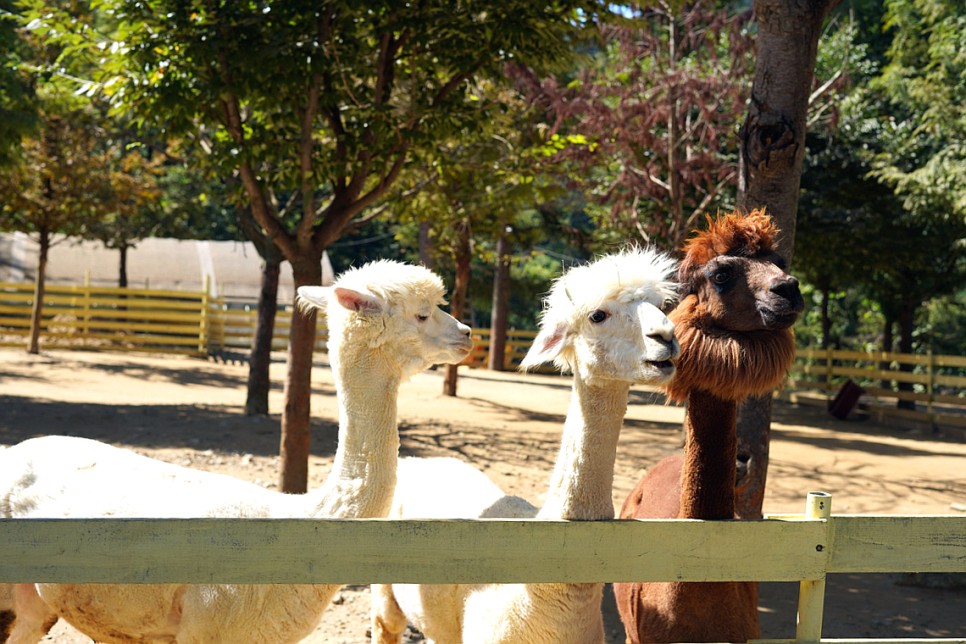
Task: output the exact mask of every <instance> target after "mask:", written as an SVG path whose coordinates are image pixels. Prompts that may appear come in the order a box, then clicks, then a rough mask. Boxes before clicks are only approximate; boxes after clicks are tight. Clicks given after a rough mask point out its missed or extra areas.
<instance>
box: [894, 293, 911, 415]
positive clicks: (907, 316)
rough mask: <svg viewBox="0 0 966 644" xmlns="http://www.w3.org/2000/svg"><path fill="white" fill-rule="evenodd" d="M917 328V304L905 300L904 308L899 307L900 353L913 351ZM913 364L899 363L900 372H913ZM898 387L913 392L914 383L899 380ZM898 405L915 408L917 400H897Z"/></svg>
mask: <svg viewBox="0 0 966 644" xmlns="http://www.w3.org/2000/svg"><path fill="white" fill-rule="evenodd" d="M915 330H916V304H915V303H914V302H903V303H902V308H900V309H899V353H912V352H913V350H914V347H913V339H912V335H913V332H914V331H915ZM912 368H913V365H912V364H911V363H909V362H900V363H899V372H900V373H911V372H912ZM897 384H898V387H899V391H900V392H907V393H912V391H913V388H912V383H911V382H903V381H902V380H900V381H898V383H897ZM896 407H898V408H899V409H915V408H916V401H915V400H902V399H900V400H897V401H896Z"/></svg>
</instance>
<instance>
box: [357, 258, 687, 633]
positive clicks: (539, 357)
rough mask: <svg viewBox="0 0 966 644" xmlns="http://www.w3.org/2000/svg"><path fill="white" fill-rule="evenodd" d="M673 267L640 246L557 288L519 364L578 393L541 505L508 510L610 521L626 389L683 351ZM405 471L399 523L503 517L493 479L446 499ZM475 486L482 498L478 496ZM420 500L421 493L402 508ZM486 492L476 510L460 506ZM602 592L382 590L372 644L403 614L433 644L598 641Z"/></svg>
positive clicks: (543, 587) (528, 587)
mask: <svg viewBox="0 0 966 644" xmlns="http://www.w3.org/2000/svg"><path fill="white" fill-rule="evenodd" d="M671 268H672V263H671V262H670V260H669V259H668V258H666V257H664V256H660V255H658V254H656V253H652V252H650V251H636V252H631V253H627V254H622V255H618V256H611V257H605V258H602V259H600V260H598V261H597V262H594V263H593V264H591V265H589V266H586V267H581V268H578V269H572V270H571V271H570V272H569V273H567V274H565V275H564V276H562V277H561V278H560V279H559V280H558V281H557V282H556V283H555V284H554V287H553V289H552V290H551V292H550V294H549V295H548V297H547V303H546V309H545V312H544V316H543V319H542V321H541V328H540V331H539V333H538V335H537V338H536V339H535V340H534V345H533V347H532V348H531V349H530V352H529V353H528V354H527V357H526V358H525V359H524V361H523V366H524V367H529V366H533V365H536V364H540V363H542V362H545V361H548V360H553V361H554V362H556V363H557V364H558V366H561V367H566V368H569V369H571V370H572V371H573V373H574V384H573V393H572V395H571V399H570V407H569V409H568V412H567V419H566V421H565V423H564V429H563V436H562V438H561V445H560V450H559V452H558V455H557V460H556V463H555V466H554V471H553V474H552V475H551V479H550V485H549V489H548V492H547V498H546V500H545V502H544V504H543V507H542V508H541V509H540V510H539V511H538V510H536V508H535V507H533V506H527V505H525V504H522V503H520V502H518V501H514V502H513V503H511V504H508V505H509V507H511V508H512V510H513V511H519V512H526V514H525V515H524V516H528V517H536V518H541V519H571V520H579V521H594V520H601V519H611V518H613V516H614V508H613V503H612V500H611V494H612V487H613V477H614V459H615V456H616V451H617V440H618V437H619V435H620V430H621V426H622V424H623V418H624V414H625V412H626V410H627V399H628V391H629V389H630V385H631V384H632V383H638V382H663V381H666V380H667V379H668V378H669V377H670V375H671V374H672V373H673V366H672V364H671V362H670V360H672V359H673V358H675V357H676V356H677V352H678V346H677V342H676V341H675V339H674V334H673V327H672V325H671V324H670V322H669V321H668V320H667V318H666V317H665V316H664V314H663V313H661V312H660V310H659V308H658V307H659V306H660V305H662V304H663V303H664V301H666V300H667V299H670V298H673V296H674V290H673V285H672V284H671V283H670V282H668V281H667V274H668V273H669V272H670V270H671ZM414 464H416V465H418V463H414ZM463 467H464V468H467V469H472V468H470V467H469V466H466V465H464V466H463ZM428 471H430V470H429V469H427V472H428ZM400 472H401V475H400V479H399V485H398V487H397V490H396V495H395V497H394V501H393V509H392V510H391V511H390V514H391V515H393V516H403V517H406V518H419V517H421V516H424V515H421V514H419V510H420V507H427V508H432V510H431V515H432V516H434V517H443V516H447V517H468V516H476V517H480V516H488V517H493V516H500V515H497V514H495V513H494V510H493V508H495V507H498V506H499V505H500V501H499V500H494V498H493V496H492V495H493V494H494V492H493V488H494V487H495V486H493V484H492V483H489V482H488V481H487V482H485V483H474V482H473V479H474V475H471V474H467V475H466V476H464V477H461V479H460V480H459V481H451V482H449V483H448V485H447V486H446V487H447V489H446V493H445V494H442V493H441V492H440V490H439V489H428V488H427V486H426V485H425V483H426V482H427V481H429V480H430V479H429V477H428V476H427V475H426V474H427V473H426V472H421V471H420V470H419V468H418V467H414V468H412V470H411V471H409V472H405V473H403V472H402V470H400ZM476 476H480V477H482V476H483V475H482V474H479V473H477V474H476ZM484 478H485V477H484ZM410 479H411V480H410ZM461 485H465V488H464V487H461ZM477 486H478V487H480V488H482V489H483V490H485V491H486V493H485V494H480V493H477V492H476V490H475V489H471V488H474V487H477ZM439 487H440V486H438V485H437V486H436V488H439ZM416 490H418V492H417V491H416ZM413 494H417V495H423V496H422V498H420V499H419V503H418V504H407V502H406V499H407V498H411V497H412V495H413ZM484 497H486V501H485V502H482V503H479V502H475V501H474V503H475V505H473V507H469V506H468V505H465V504H463V503H462V499H465V498H468V499H474V500H475V499H479V498H484ZM427 499H431V501H427ZM502 516H512V517H517V516H521V515H520V514H504V515H502ZM602 593H603V584H598V583H581V584H567V583H532V584H449V585H423V586H414V585H400V584H396V585H392V586H375V587H374V588H373V602H374V603H373V631H372V632H373V641H375V642H380V643H381V644H388V643H395V642H397V641H398V636H399V633H401V632H402V629H403V628H404V627H405V624H406V620H407V618H408V619H409V620H410V621H412V622H413V623H414V624H415V625H416V627H417V628H419V629H420V630H421V631H422V632H423V633H424V634H425V635H426V637H427V638H429V639H430V640H432V641H434V642H436V643H437V644H450V643H461V642H462V643H468V642H474V643H476V642H479V643H481V644H482V643H486V644H496V643H505V644H511V643H517V642H528V643H531V642H532V643H547V644H551V643H553V644H565V643H569V642H573V643H575V644H583V643H597V642H603V639H604V628H603V619H602V616H601V608H600V604H601V598H602Z"/></svg>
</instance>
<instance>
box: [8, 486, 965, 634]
mask: <svg viewBox="0 0 966 644" xmlns="http://www.w3.org/2000/svg"><path fill="white" fill-rule="evenodd" d="M830 509H831V497H830V496H829V495H827V494H824V493H812V494H809V496H808V500H807V502H806V512H805V513H804V514H802V515H782V516H775V517H769V518H767V519H765V520H761V521H695V520H667V521H656V520H639V521H593V522H567V521H538V520H481V521H469V520H452V521H439V520H425V521H415V520H409V521H389V520H313V519H19V520H17V519H12V520H4V521H0V582H5V583H10V582H13V583H19V582H41V581H44V582H56V583H132V584H148V583H175V582H180V583H338V584H369V583H377V582H407V583H486V582H496V583H514V582H552V581H557V582H612V581H634V580H640V581H729V580H734V581H794V580H797V581H800V582H801V589H800V596H799V616H798V627H797V628H798V630H797V635H796V639H795V640H789V641H802V642H805V641H808V642H818V641H823V640H821V629H822V613H821V611H822V605H823V599H824V579H825V576H826V574H828V573H836V572H850V573H866V572H960V573H961V572H966V517H964V516H885V515H832V514H831V512H830ZM825 641H831V640H825ZM849 641H857V642H858V641H863V640H849ZM900 641H902V640H900ZM916 641H925V640H916ZM930 641H966V640H963V639H960V640H930Z"/></svg>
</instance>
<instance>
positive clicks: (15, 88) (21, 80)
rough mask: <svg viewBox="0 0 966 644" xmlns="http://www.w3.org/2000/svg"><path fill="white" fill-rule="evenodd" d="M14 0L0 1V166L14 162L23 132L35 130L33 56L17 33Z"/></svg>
mask: <svg viewBox="0 0 966 644" xmlns="http://www.w3.org/2000/svg"><path fill="white" fill-rule="evenodd" d="M15 11H16V3H15V2H14V0H0V166H4V165H9V164H10V163H12V162H14V161H15V157H16V154H17V152H18V151H19V149H20V140H21V137H23V135H25V134H27V133H29V132H31V131H34V128H35V127H36V125H37V113H36V109H35V107H34V95H35V89H34V82H33V78H32V77H31V75H30V74H29V73H28V72H27V70H26V69H25V67H26V65H25V62H26V61H27V60H28V59H29V58H30V57H31V55H32V54H31V53H30V51H29V46H28V44H27V43H26V42H25V41H24V40H23V39H22V38H21V37H20V34H19V33H18V27H19V21H18V20H17V16H16V14H15V13H14V12H15Z"/></svg>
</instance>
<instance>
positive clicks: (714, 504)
mask: <svg viewBox="0 0 966 644" xmlns="http://www.w3.org/2000/svg"><path fill="white" fill-rule="evenodd" d="M737 414H738V404H737V403H736V402H734V401H732V400H722V399H721V398H718V397H716V396H715V395H714V394H712V393H710V392H708V391H703V390H701V389H695V390H692V391H691V393H690V394H689V395H688V409H687V414H686V415H685V419H684V427H685V431H686V433H687V436H686V438H685V444H684V466H683V468H682V471H681V508H680V511H679V514H678V518H682V519H733V518H734V515H735V470H736V467H735V458H736V457H737V454H738V438H737V433H736V421H737Z"/></svg>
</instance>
